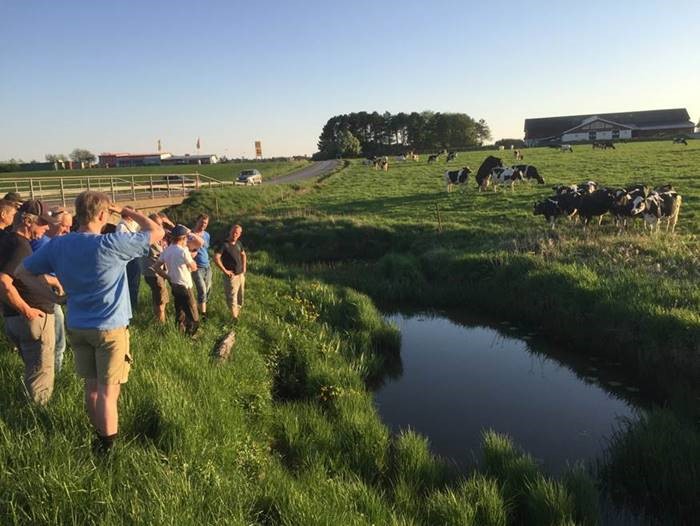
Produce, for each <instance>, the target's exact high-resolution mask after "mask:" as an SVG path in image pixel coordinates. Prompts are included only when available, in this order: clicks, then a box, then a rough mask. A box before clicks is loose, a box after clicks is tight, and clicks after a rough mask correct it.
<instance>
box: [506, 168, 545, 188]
mask: <svg viewBox="0 0 700 526" xmlns="http://www.w3.org/2000/svg"><path fill="white" fill-rule="evenodd" d="M513 168H515V169H516V170H520V171H521V172H522V174H523V177H524V178H525V179H527V180H528V181H529V180H532V179H535V180H536V181H537V183H538V184H544V178H543V177H542V176H541V175H540V172H538V171H537V168H535V167H534V166H532V165H529V164H516V165H514V166H513Z"/></svg>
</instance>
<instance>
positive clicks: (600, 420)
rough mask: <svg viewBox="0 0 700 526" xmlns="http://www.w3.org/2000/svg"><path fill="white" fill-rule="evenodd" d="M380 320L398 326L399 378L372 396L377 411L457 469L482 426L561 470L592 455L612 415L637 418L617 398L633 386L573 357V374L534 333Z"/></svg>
mask: <svg viewBox="0 0 700 526" xmlns="http://www.w3.org/2000/svg"><path fill="white" fill-rule="evenodd" d="M388 319H389V320H390V321H392V322H393V323H395V324H396V325H397V326H398V327H399V329H400V330H401V338H402V342H401V365H400V370H402V372H401V373H400V375H399V376H398V378H394V379H387V380H385V382H384V385H383V386H381V387H380V388H379V389H378V390H377V391H376V393H375V401H376V404H377V407H378V410H379V413H380V415H381V417H382V419H383V421H384V422H385V423H386V424H387V425H388V426H389V427H390V428H391V429H392V431H394V432H398V431H399V430H400V429H405V428H409V427H410V428H412V429H414V430H416V431H418V432H419V433H421V434H422V435H424V436H426V437H427V438H428V439H429V441H430V443H431V448H432V450H433V452H435V453H437V454H439V455H441V456H443V457H448V458H450V459H451V460H452V461H454V462H456V463H457V464H458V465H460V466H463V467H465V466H467V465H469V464H470V463H471V462H473V460H474V459H476V458H478V457H479V451H480V441H481V431H482V430H483V429H488V428H491V429H494V430H496V431H498V432H502V433H507V434H509V435H510V436H511V437H512V438H513V439H514V440H515V442H516V443H517V444H518V445H520V446H521V447H522V448H523V449H524V450H525V451H527V452H529V453H530V454H532V455H533V456H534V457H535V458H537V459H539V460H540V461H541V462H542V464H543V467H544V468H545V470H547V471H549V472H550V473H560V472H561V471H563V470H564V469H565V468H566V464H567V462H569V463H571V462H574V461H577V460H590V459H593V458H595V457H596V456H597V455H598V454H599V453H600V452H601V451H602V449H603V447H604V445H605V438H606V437H608V436H610V433H611V430H612V429H613V427H614V426H615V425H616V423H617V421H618V419H619V418H621V417H627V418H633V417H635V415H636V410H635V408H634V405H633V404H634V403H633V402H630V401H625V398H626V399H627V400H631V399H633V398H634V395H633V393H634V392H635V391H637V390H636V389H635V388H634V387H625V385H624V382H623V381H616V380H614V379H613V378H615V371H613V372H612V373H611V372H610V370H604V369H605V367H604V366H601V365H600V364H599V363H597V362H595V361H590V362H588V361H587V362H586V363H584V364H582V363H580V360H581V358H580V356H579V357H578V358H577V360H578V362H579V363H576V364H575V365H572V366H571V367H575V368H576V370H577V371H578V374H577V373H576V372H574V369H573V368H570V366H568V365H564V364H565V363H567V362H566V359H565V358H564V359H562V356H561V353H557V352H556V350H553V349H551V348H546V347H543V345H544V344H542V343H539V342H537V339H536V337H535V338H534V339H533V338H532V336H533V335H527V334H517V333H516V332H514V330H513V329H512V328H510V327H504V328H499V329H495V328H492V327H489V326H484V325H481V326H479V325H464V324H462V323H455V322H453V321H450V320H449V319H446V318H443V317H436V316H432V315H420V316H407V315H401V314H394V315H390V316H388ZM524 338H527V339H524ZM544 353H546V354H544ZM552 356H557V358H556V359H555V358H553V357H552ZM593 360H595V359H593ZM607 369H610V367H608V368H607ZM613 369H614V367H613ZM620 380H621V379H620ZM612 386H614V387H612ZM613 391H617V393H618V394H612V392H613ZM625 391H627V392H629V393H630V396H624V398H623V395H620V394H619V393H621V392H625Z"/></svg>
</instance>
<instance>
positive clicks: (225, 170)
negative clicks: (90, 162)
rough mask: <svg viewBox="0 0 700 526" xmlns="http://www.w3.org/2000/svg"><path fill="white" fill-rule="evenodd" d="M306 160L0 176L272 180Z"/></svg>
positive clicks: (4, 175)
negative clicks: (250, 176)
mask: <svg viewBox="0 0 700 526" xmlns="http://www.w3.org/2000/svg"><path fill="white" fill-rule="evenodd" d="M307 164H309V163H308V161H247V162H240V163H239V162H232V163H225V164H202V165H173V166H137V167H134V168H88V169H85V170H46V171H37V172H7V173H2V172H0V181H1V180H2V179H16V178H27V177H75V176H80V177H82V176H89V175H102V176H104V175H107V176H109V175H112V176H114V177H120V176H122V175H132V174H146V175H149V174H184V173H187V174H190V173H200V174H202V175H206V176H208V177H213V178H214V179H218V180H220V181H233V180H234V179H236V177H238V174H239V173H240V172H241V170H247V169H250V168H257V169H258V170H260V173H262V175H263V179H265V180H267V179H274V178H276V177H279V176H282V175H286V174H288V173H289V172H293V171H294V170H298V169H299V168H303V167H304V166H306V165H307Z"/></svg>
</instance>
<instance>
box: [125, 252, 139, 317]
mask: <svg viewBox="0 0 700 526" xmlns="http://www.w3.org/2000/svg"><path fill="white" fill-rule="evenodd" d="M126 279H127V281H128V282H129V301H131V312H132V313H134V314H136V307H137V306H138V304H139V285H140V284H141V261H140V258H136V259H132V260H131V261H129V263H127V264H126Z"/></svg>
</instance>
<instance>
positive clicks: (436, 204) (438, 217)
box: [435, 203, 442, 232]
mask: <svg viewBox="0 0 700 526" xmlns="http://www.w3.org/2000/svg"><path fill="white" fill-rule="evenodd" d="M435 214H436V215H437V221H438V232H442V219H441V218H440V205H439V204H438V203H435Z"/></svg>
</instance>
